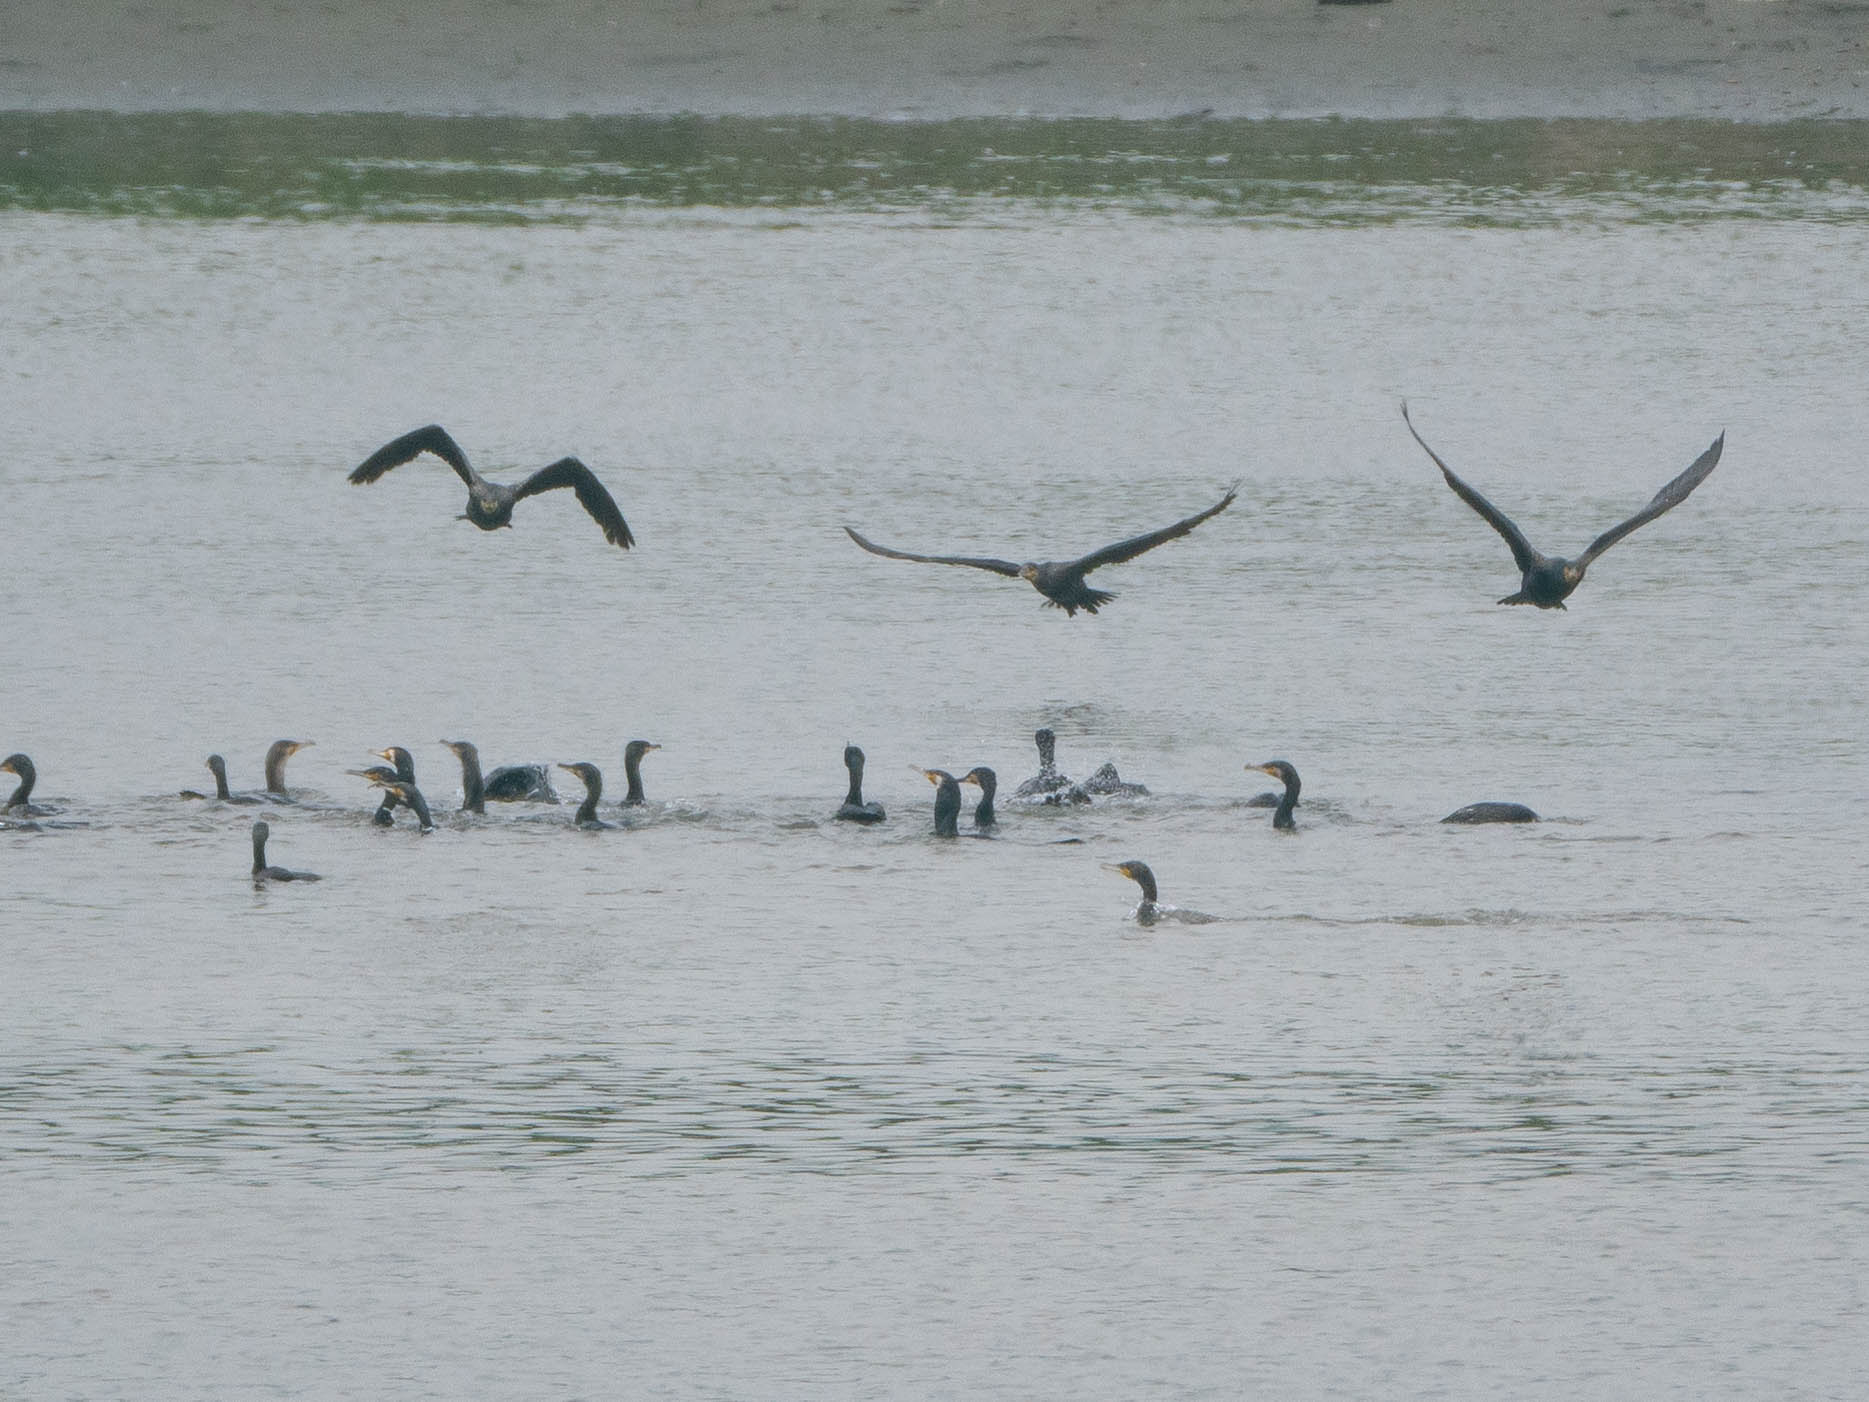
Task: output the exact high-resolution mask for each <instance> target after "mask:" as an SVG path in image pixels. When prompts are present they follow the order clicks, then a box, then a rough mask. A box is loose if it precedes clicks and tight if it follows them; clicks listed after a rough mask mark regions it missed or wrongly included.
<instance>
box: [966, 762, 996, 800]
mask: <svg viewBox="0 0 1869 1402" xmlns="http://www.w3.org/2000/svg"><path fill="white" fill-rule="evenodd" d="M960 782H961V783H963V784H977V785H978V786H979V787H980V790H981V792H983V793H988V794H990V793H992V792H993V790H994V789H995V788H997V787H998V786H999V776H998V775H997V774H995V773H994V772H993V771H992V770H990V769H988V768H987V767H986V766H985V765H984V764H976V765H975V766H974V767H973V768H972V769H969V770H968V771H967V772H966V773H965V774H963V775H961V776H960Z"/></svg>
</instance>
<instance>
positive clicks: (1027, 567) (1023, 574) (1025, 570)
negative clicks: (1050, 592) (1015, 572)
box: [1019, 562, 1038, 584]
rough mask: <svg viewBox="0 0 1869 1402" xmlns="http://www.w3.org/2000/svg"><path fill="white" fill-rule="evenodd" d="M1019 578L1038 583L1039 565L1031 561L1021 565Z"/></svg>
mask: <svg viewBox="0 0 1869 1402" xmlns="http://www.w3.org/2000/svg"><path fill="white" fill-rule="evenodd" d="M1019 578H1021V579H1023V580H1024V581H1025V582H1026V583H1027V584H1036V583H1038V566H1037V565H1034V564H1031V563H1030V562H1028V563H1026V564H1023V565H1020V566H1019Z"/></svg>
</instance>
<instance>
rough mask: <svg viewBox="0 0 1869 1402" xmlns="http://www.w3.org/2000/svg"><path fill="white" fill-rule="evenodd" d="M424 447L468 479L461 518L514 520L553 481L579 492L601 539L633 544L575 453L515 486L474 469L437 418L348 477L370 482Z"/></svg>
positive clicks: (496, 523)
mask: <svg viewBox="0 0 1869 1402" xmlns="http://www.w3.org/2000/svg"><path fill="white" fill-rule="evenodd" d="M423 453H433V454H434V455H435V456H436V457H438V458H440V459H441V460H442V461H443V462H445V463H447V464H448V466H449V467H452V468H453V469H454V470H455V471H456V472H458V473H459V474H460V475H461V480H462V481H463V482H465V483H467V512H466V514H465V515H463V516H462V517H460V519H461V520H463V521H472V522H473V523H474V524H475V525H476V526H479V527H480V529H481V530H483V531H493V530H498V529H499V528H500V527H501V526H510V525H512V524H513V507H514V506H515V505H517V504H518V503H519V502H521V501H523V500H524V499H525V498H527V497H530V496H537V495H538V494H539V493H540V492H549V491H551V490H552V489H553V488H556V487H570V488H572V489H573V490H575V491H576V492H577V494H578V501H579V502H580V503H581V504H582V505H583V507H584V509H585V510H586V511H588V512H590V514H591V517H592V519H594V520H595V521H596V522H597V524H598V525H600V526H602V527H603V529H604V539H605V540H607V541H609V542H610V543H611V544H612V545H620V546H622V547H623V548H624V549H625V550H627V549H629V548H630V546H631V545H633V544H635V540H634V539H633V537H631V535H630V533H629V527H628V526H627V525H626V524H624V521H623V513H622V512H621V511H618V510H617V504H616V502H615V500H614V499H612V497H611V495H610V493H609V492H608V491H606V490H605V489H604V484H603V483H602V482H599V481H598V480H597V476H596V474H595V473H593V472H592V471H591V470H590V469H589V468H588V467H586V466H585V465H584V464H583V463H581V462H579V461H578V460H577V459H576V458H560V459H559V460H558V461H557V462H555V463H553V464H552V465H551V466H549V467H542V468H540V469H539V470H538V471H537V472H535V473H533V474H532V475H531V476H530V477H528V478H527V479H526V480H525V481H523V482H521V483H520V484H519V485H518V486H516V487H509V486H507V485H506V484H504V483H502V482H489V481H488V480H487V479H486V478H484V477H482V476H481V475H480V474H479V473H478V472H476V471H474V469H473V468H472V467H471V466H469V465H468V461H467V455H466V454H465V453H463V452H462V451H461V449H460V447H459V445H458V444H456V443H455V441H454V440H453V439H452V438H450V437H449V436H448V432H447V430H446V429H444V428H442V427H441V425H440V424H429V425H428V426H427V427H426V428H418V429H416V430H414V431H413V432H411V433H405V434H403V435H402V437H400V438H398V439H396V440H395V441H393V442H390V443H385V444H384V445H383V446H382V447H381V448H378V449H377V450H376V451H375V452H374V453H372V454H370V456H369V457H367V458H365V459H364V460H363V462H362V463H360V464H359V465H358V466H357V468H356V470H355V471H353V472H352V473H351V474H350V480H351V481H352V482H359V483H361V482H374V481H376V479H377V478H379V477H381V476H382V475H383V474H384V473H385V472H388V471H389V470H390V469H391V468H392V467H400V466H401V465H402V464H403V463H405V462H408V461H409V460H410V459H411V458H415V457H419V456H421V455H422V454H423Z"/></svg>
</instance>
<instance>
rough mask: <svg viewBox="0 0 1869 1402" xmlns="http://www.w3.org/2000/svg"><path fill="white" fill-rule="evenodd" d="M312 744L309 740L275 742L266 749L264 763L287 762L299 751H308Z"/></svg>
mask: <svg viewBox="0 0 1869 1402" xmlns="http://www.w3.org/2000/svg"><path fill="white" fill-rule="evenodd" d="M313 743H314V742H313V741H311V740H275V741H273V742H272V744H270V745H268V746H267V747H266V762H267V763H268V764H271V763H273V761H274V760H281V761H283V760H288V759H290V758H292V756H293V755H295V754H297V753H298V752H299V751H300V750H309V749H310V748H311V747H312V745H313Z"/></svg>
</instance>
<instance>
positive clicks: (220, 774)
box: [208, 765, 233, 802]
mask: <svg viewBox="0 0 1869 1402" xmlns="http://www.w3.org/2000/svg"><path fill="white" fill-rule="evenodd" d="M208 767H209V768H210V769H214V766H213V765H209V766H208ZM214 796H215V797H216V798H218V799H220V800H222V801H223V802H225V801H226V800H227V799H230V798H232V797H233V794H232V793H230V792H229V791H228V788H227V766H226V765H222V766H221V767H220V768H218V769H214Z"/></svg>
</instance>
